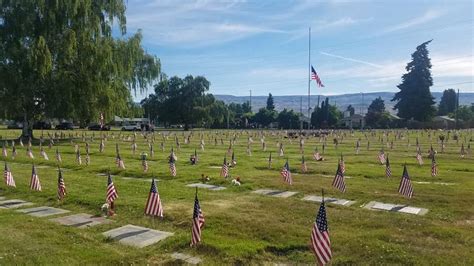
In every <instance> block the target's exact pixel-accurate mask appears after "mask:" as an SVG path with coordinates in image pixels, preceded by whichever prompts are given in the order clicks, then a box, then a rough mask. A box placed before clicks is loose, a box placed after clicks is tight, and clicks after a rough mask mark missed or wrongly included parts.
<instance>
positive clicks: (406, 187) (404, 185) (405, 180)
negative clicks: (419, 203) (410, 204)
mask: <svg viewBox="0 0 474 266" xmlns="http://www.w3.org/2000/svg"><path fill="white" fill-rule="evenodd" d="M398 192H399V193H400V194H402V195H403V196H405V197H408V198H411V197H413V186H412V185H411V181H410V176H409V175H408V171H407V166H406V165H404V166H403V174H402V180H401V181H400V186H399V187H398Z"/></svg>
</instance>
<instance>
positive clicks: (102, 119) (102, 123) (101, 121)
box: [99, 113, 104, 128]
mask: <svg viewBox="0 0 474 266" xmlns="http://www.w3.org/2000/svg"><path fill="white" fill-rule="evenodd" d="M99 125H100V127H101V128H102V127H103V126H104V113H100V114H99Z"/></svg>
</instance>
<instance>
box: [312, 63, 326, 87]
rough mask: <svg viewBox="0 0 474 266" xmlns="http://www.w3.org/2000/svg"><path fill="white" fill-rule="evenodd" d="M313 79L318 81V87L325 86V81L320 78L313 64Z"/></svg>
mask: <svg viewBox="0 0 474 266" xmlns="http://www.w3.org/2000/svg"><path fill="white" fill-rule="evenodd" d="M311 79H312V80H315V81H316V84H317V85H318V87H320V88H322V87H324V84H323V82H322V81H321V79H320V78H319V75H318V73H317V72H316V70H314V67H313V66H311Z"/></svg>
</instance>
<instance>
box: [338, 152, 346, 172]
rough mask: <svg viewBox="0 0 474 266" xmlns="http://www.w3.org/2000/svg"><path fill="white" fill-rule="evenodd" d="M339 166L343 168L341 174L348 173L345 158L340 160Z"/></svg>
mask: <svg viewBox="0 0 474 266" xmlns="http://www.w3.org/2000/svg"><path fill="white" fill-rule="evenodd" d="M339 165H340V166H341V173H343V174H344V173H345V172H346V164H345V163H344V157H342V155H341V159H340V160H339Z"/></svg>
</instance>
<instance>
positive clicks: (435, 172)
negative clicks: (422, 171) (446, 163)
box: [431, 154, 438, 176]
mask: <svg viewBox="0 0 474 266" xmlns="http://www.w3.org/2000/svg"><path fill="white" fill-rule="evenodd" d="M437 175H438V164H437V163H436V159H435V156H434V154H433V157H431V176H437Z"/></svg>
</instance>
